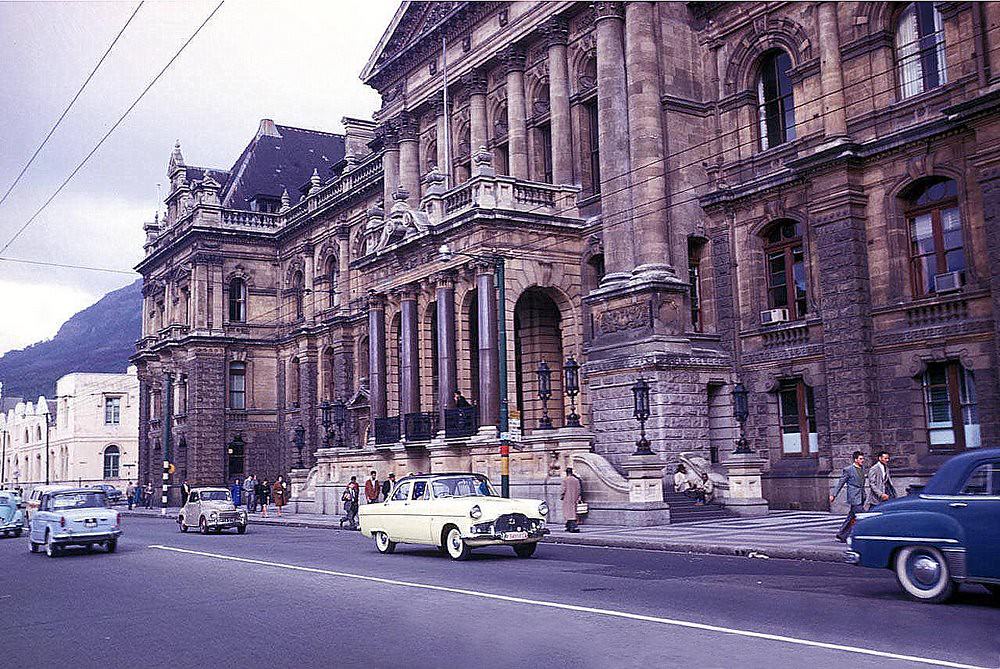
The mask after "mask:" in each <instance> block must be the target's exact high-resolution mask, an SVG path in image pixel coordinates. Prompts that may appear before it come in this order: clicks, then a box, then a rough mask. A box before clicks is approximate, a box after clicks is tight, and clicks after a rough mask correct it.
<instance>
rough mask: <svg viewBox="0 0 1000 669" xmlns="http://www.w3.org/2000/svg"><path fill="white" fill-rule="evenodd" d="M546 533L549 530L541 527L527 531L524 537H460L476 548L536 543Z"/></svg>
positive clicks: (472, 535)
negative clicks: (534, 530)
mask: <svg viewBox="0 0 1000 669" xmlns="http://www.w3.org/2000/svg"><path fill="white" fill-rule="evenodd" d="M548 533H549V530H548V529H546V528H543V529H542V530H541V531H539V532H528V536H527V537H526V538H524V539H504V538H503V535H500V534H470V535H468V536H464V537H462V541H464V542H465V545H466V546H469V547H470V548H478V547H480V546H514V545H517V544H533V543H537V542H539V541H541V540H542V537H544V536H545V535H546V534H548Z"/></svg>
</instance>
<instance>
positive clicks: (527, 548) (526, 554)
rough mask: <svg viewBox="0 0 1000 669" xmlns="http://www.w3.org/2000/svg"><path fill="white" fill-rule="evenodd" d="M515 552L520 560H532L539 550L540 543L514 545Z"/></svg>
mask: <svg viewBox="0 0 1000 669" xmlns="http://www.w3.org/2000/svg"><path fill="white" fill-rule="evenodd" d="M513 548H514V552H515V553H517V557H519V558H530V557H531V556H532V555H534V554H535V549H536V548H538V543H537V542H535V543H531V544H514V546H513Z"/></svg>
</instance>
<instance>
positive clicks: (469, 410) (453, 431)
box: [444, 407, 479, 439]
mask: <svg viewBox="0 0 1000 669" xmlns="http://www.w3.org/2000/svg"><path fill="white" fill-rule="evenodd" d="M478 430H479V409H478V408H476V407H460V408H457V409H445V410H444V436H445V437H446V438H448V439H451V438H454V437H471V436H473V435H474V434H476V432H477V431H478Z"/></svg>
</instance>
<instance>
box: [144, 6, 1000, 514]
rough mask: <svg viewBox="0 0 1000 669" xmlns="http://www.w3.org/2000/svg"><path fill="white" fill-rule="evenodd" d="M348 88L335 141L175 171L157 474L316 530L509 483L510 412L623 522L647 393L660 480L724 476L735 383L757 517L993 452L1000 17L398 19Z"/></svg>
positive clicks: (150, 396) (150, 445) (521, 464)
mask: <svg viewBox="0 0 1000 669" xmlns="http://www.w3.org/2000/svg"><path fill="white" fill-rule="evenodd" d="M446 77H447V85H445V81H446ZM362 79H363V81H364V82H365V83H366V84H368V85H369V86H372V87H373V88H375V89H376V90H377V91H378V92H379V93H380V94H381V96H382V107H381V109H379V110H378V112H376V115H375V122H374V123H369V122H365V121H360V120H355V119H345V129H346V131H345V134H344V135H342V136H339V135H329V134H327V133H319V132H312V131H304V130H300V129H294V128H288V127H285V126H276V125H275V124H273V123H271V122H269V121H264V122H262V124H261V128H260V130H259V131H258V134H257V136H256V137H255V138H254V140H253V142H251V144H250V145H249V146H248V148H247V151H245V152H244V154H243V155H242V156H241V157H240V158H239V160H237V162H236V164H235V165H234V166H233V168H231V169H230V170H214V169H206V168H197V167H191V166H188V165H186V163H185V162H184V158H183V156H182V155H181V153H180V150H179V148H177V149H175V151H174V154H173V155H172V157H171V160H170V165H169V172H168V174H169V177H170V180H171V190H170V194H169V196H168V198H167V200H166V202H167V208H168V210H167V214H166V216H165V218H164V219H163V220H162V221H159V220H157V221H155V222H154V223H152V224H148V225H147V232H148V242H147V257H146V258H145V260H143V262H142V263H141V264H140V265H139V270H140V271H141V272H142V273H143V275H144V277H145V291H144V295H145V304H144V331H143V338H142V340H141V341H140V342H139V344H138V351H137V353H136V356H135V361H136V364H137V365H138V366H139V375H140V379H141V383H142V388H143V393H142V400H141V403H140V406H141V409H140V412H141V428H140V439H141V444H142V446H141V452H142V457H141V459H140V468H141V471H142V475H143V476H151V477H152V478H153V479H155V478H157V472H158V467H159V465H160V461H161V459H162V456H163V453H164V443H165V442H166V446H167V453H168V454H169V459H170V460H171V461H172V462H175V463H176V465H177V466H178V468H179V470H180V476H181V477H186V478H187V479H189V480H193V481H197V482H204V483H215V482H218V481H220V480H222V479H223V478H232V477H233V476H235V475H239V474H242V473H244V472H246V471H248V470H252V471H254V472H257V473H262V474H266V475H268V476H271V477H273V476H275V475H277V474H279V473H289V472H290V471H292V473H293V475H294V479H295V481H296V486H297V488H296V489H297V494H298V496H299V498H300V499H302V500H303V501H304V503H308V504H307V506H306V508H314V509H317V510H322V511H327V510H332V509H330V508H329V505H328V500H330V499H336V497H335V496H334V495H333V494H332V493H334V492H335V491H336V489H337V487H338V486H343V484H344V483H345V482H346V479H347V478H348V477H349V476H350V475H352V474H358V475H361V476H363V475H364V472H365V471H367V469H369V468H375V469H378V470H379V471H380V472H385V471H386V470H387V469H393V470H395V471H397V472H398V473H406V472H408V471H437V470H442V469H454V468H461V469H465V468H470V467H471V468H475V469H477V470H483V471H487V472H489V473H491V474H494V475H495V474H496V473H497V471H498V466H499V465H498V459H497V457H496V452H497V446H498V435H497V430H496V428H495V427H494V426H496V425H497V424H498V421H499V416H500V415H501V413H502V412H503V411H504V405H506V407H507V408H509V413H510V415H511V417H512V421H511V430H510V433H509V435H505V436H510V437H511V438H512V439H513V440H514V441H515V449H514V454H513V455H512V471H511V477H512V484H513V485H514V486H515V487H517V486H520V490H521V492H526V493H527V492H531V493H533V494H534V493H539V494H542V493H544V494H549V492H550V484H551V483H552V481H553V480H554V479H553V475H554V474H555V473H556V472H558V470H559V468H560V467H561V466H563V465H565V464H567V463H569V462H573V463H575V464H577V465H578V470H581V471H583V472H584V475H585V483H586V484H587V485H591V486H593V487H594V489H599V490H600V491H602V492H601V495H603V496H604V497H606V499H604V500H601V499H598V500H597V501H598V502H599V503H600V502H602V501H603V502H606V503H607V507H608V508H609V509H611V508H617V509H619V510H621V509H624V508H625V507H626V506H627V505H624V504H622V503H619V502H620V501H621V500H623V499H627V498H628V497H629V482H628V481H626V480H625V477H626V476H631V473H630V472H631V470H632V469H634V468H635V459H634V458H632V457H631V454H632V452H633V451H634V450H635V442H636V438H637V436H638V434H637V433H638V424H637V423H636V421H635V420H634V419H633V415H632V414H633V397H632V392H631V387H632V385H633V384H634V383H635V381H636V379H637V378H639V377H643V378H645V379H647V380H648V381H649V382H650V384H651V387H652V391H651V415H650V418H649V420H648V422H647V423H646V426H645V429H646V434H647V437H648V438H649V439H650V441H651V443H652V448H653V451H654V452H655V453H656V455H655V457H653V458H652V460H653V461H654V462H655V463H657V464H658V465H659V466H661V467H666V466H667V465H670V464H673V463H674V462H676V460H677V459H678V458H679V457H682V454H696V455H701V456H703V457H705V458H706V459H708V460H711V461H713V462H720V463H722V464H723V465H724V464H725V463H726V462H727V461H729V460H730V459H731V458H732V455H731V453H732V451H733V449H734V446H735V440H736V438H737V436H738V434H737V429H736V423H735V420H734V418H733V402H732V391H733V388H734V387H736V385H737V384H738V383H741V384H742V385H743V386H744V387H745V388H746V389H747V390H748V391H749V402H748V405H749V415H748V417H747V420H746V422H745V431H744V433H745V436H746V438H747V439H748V441H749V443H750V445H751V448H752V450H753V452H754V453H755V454H756V456H757V457H758V458H759V460H760V462H761V463H762V466H763V468H764V470H765V476H764V481H763V488H764V496H765V497H766V498H768V499H769V500H770V502H771V505H772V507H774V506H776V507H782V508H810V509H824V508H828V505H827V502H826V495H827V492H828V491H829V488H830V479H831V476H834V475H835V472H836V471H837V470H838V469H839V468H840V467H841V466H843V465H844V464H846V462H847V461H848V459H849V457H850V453H851V452H852V451H854V450H856V449H857V450H862V451H865V452H870V451H872V450H874V449H877V448H880V447H887V448H888V449H889V450H891V451H893V453H894V456H895V462H896V465H895V466H896V472H897V474H896V475H897V480H899V481H900V482H901V483H905V482H907V481H920V480H923V479H925V478H926V477H927V476H928V475H929V474H930V473H931V472H933V471H934V470H935V469H936V467H937V466H938V465H939V464H940V462H941V461H942V459H943V458H945V457H947V456H948V455H950V454H952V453H954V452H956V451H957V450H961V449H964V448H973V447H977V446H979V445H981V444H987V443H995V442H996V439H997V436H998V431H1000V401H998V397H997V382H998V380H997V377H996V369H997V356H998V348H997V345H998V336H1000V316H998V314H1000V278H998V276H1000V274H998V272H997V271H996V270H995V269H994V268H995V267H996V266H997V264H996V263H997V262H1000V229H998V226H1000V223H998V221H997V216H998V212H997V207H998V204H997V202H998V194H997V193H998V188H1000V186H998V182H997V179H998V178H1000V143H998V137H997V135H998V133H1000V122H998V121H997V113H996V112H997V109H998V106H997V100H998V95H1000V92H998V83H1000V5H997V4H994V3H982V4H977V3H963V2H958V3H909V4H908V3H881V2H868V3H850V2H845V3H831V2H820V3H705V2H692V3H679V2H678V3H650V2H625V3H619V2H594V3H584V2H545V3H541V2H539V3H532V2H516V3H506V2H484V3H462V2H437V3H420V2H406V3H403V4H402V5H401V7H400V9H399V10H398V12H397V14H396V15H395V17H394V18H393V20H392V23H391V24H390V26H389V27H388V28H387V30H386V32H385V34H384V35H383V37H382V39H381V40H380V41H379V44H378V46H377V48H376V50H375V52H374V53H373V54H372V56H371V58H370V59H369V61H368V63H367V64H366V65H365V67H364V70H363V72H362ZM275 146H280V147H281V149H280V151H281V155H282V156H284V157H285V158H284V160H285V163H282V162H281V160H282V159H281V158H273V159H269V158H267V156H268V155H272V154H274V151H275V150H274V147H275ZM269 151H270V153H269ZM292 154H295V155H296V156H297V157H298V158H299V159H298V160H295V161H291V160H288V159H287V158H288V156H290V155H292ZM293 163H294V164H293ZM442 247H444V248H443V250H444V251H445V252H444V253H442V252H441V250H442ZM498 257H502V258H503V259H504V260H503V263H502V270H503V271H502V273H501V272H498V271H497V269H498V268H497V264H498V263H497V261H496V259H497V258H498ZM498 279H500V280H502V281H503V288H504V293H505V301H504V302H503V303H502V304H501V305H500V307H501V308H500V309H498V307H497V300H496V295H497V288H498V286H497V284H496V282H497V280H498ZM501 317H502V320H501ZM500 323H504V324H505V327H504V328H502V329H500V328H499V327H498V326H499V324H500ZM501 334H502V335H503V337H504V339H505V340H506V344H507V345H506V348H504V347H502V346H498V339H499V337H500V335H501ZM569 358H573V359H574V360H575V361H578V362H579V363H581V364H582V373H581V378H580V392H579V394H578V395H567V394H566V393H565V392H564V390H565V388H564V382H565V377H564V376H563V375H562V373H561V372H562V369H561V368H562V366H563V364H564V362H565V361H566V360H567V359H569ZM542 362H545V363H546V364H548V365H549V366H550V368H552V369H554V370H555V373H554V374H553V375H552V393H551V397H549V398H548V399H547V400H546V401H543V400H542V399H541V398H540V393H539V376H538V374H537V370H538V368H539V365H540V363H542ZM503 363H505V364H503ZM504 366H505V367H506V369H507V370H508V373H507V384H506V387H505V388H504V390H505V392H501V387H502V384H501V378H502V368H503V367H504ZM456 389H458V390H461V391H462V393H463V394H464V395H465V396H466V397H468V398H469V399H470V400H472V403H473V404H474V406H475V409H474V410H472V411H459V410H458V409H457V408H456V406H455V404H454V400H453V394H454V391H455V390H456ZM501 398H502V400H501ZM337 399H340V400H342V401H343V402H344V404H345V405H346V406H345V409H344V412H343V417H342V418H343V421H344V422H343V424H342V425H341V424H339V423H337V422H336V421H335V422H334V424H333V425H332V427H331V428H328V427H327V426H326V425H324V423H323V416H322V412H321V411H320V408H319V407H320V403H321V402H323V401H324V400H326V401H335V400H337ZM572 411H575V412H577V413H579V414H580V416H581V417H582V420H581V422H582V427H579V428H577V427H574V426H572V425H567V424H566V423H567V419H566V416H567V415H568V414H569V413H571V412H572ZM334 413H336V412H334ZM546 416H548V417H549V418H551V420H552V422H553V424H554V429H551V430H549V429H542V427H541V426H542V425H543V420H544V418H545V417H546ZM164 417H167V418H168V419H169V420H165V419H164ZM300 426H301V430H299V432H300V433H301V435H302V436H301V441H300V442H299V444H300V445H301V446H302V449H301V460H302V462H301V463H300V462H299V459H300V453H299V448H298V447H297V445H296V442H295V433H296V428H299V427H300ZM167 427H169V428H170V429H169V430H167V429H166V428H167ZM647 465H648V463H647ZM644 466H645V465H644ZM647 468H648V467H647ZM175 478H178V477H175ZM616 504H617V506H616Z"/></svg>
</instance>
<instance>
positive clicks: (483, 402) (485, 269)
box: [475, 263, 500, 426]
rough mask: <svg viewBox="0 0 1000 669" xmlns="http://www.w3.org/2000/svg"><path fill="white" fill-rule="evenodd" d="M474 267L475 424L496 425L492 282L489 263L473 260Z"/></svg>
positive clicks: (497, 387) (497, 401) (497, 403)
mask: <svg viewBox="0 0 1000 669" xmlns="http://www.w3.org/2000/svg"><path fill="white" fill-rule="evenodd" d="M475 270H476V295H477V297H478V299H477V301H476V303H477V305H478V313H477V321H478V322H477V325H478V329H479V424H480V425H481V426H485V425H496V423H497V420H498V419H499V415H500V398H499V392H500V378H499V359H498V354H497V292H496V281H495V279H494V275H493V271H494V270H493V266H492V265H491V264H490V263H477V264H476V266H475Z"/></svg>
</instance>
